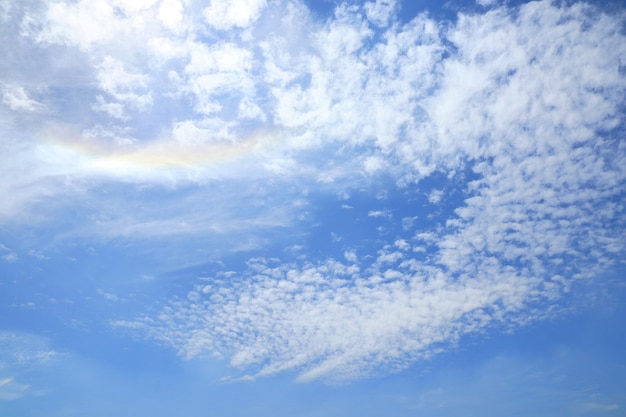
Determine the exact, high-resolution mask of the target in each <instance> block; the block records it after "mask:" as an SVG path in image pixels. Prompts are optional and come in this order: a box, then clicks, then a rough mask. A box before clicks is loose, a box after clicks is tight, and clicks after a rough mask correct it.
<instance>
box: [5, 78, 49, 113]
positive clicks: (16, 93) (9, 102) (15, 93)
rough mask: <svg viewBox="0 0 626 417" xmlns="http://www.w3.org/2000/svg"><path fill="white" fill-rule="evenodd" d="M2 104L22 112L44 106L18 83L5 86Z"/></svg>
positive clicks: (32, 110) (39, 108)
mask: <svg viewBox="0 0 626 417" xmlns="http://www.w3.org/2000/svg"><path fill="white" fill-rule="evenodd" d="M2 104H4V105H6V106H8V107H9V108H10V109H11V110H14V111H20V112H34V111H37V110H41V109H43V108H44V106H43V105H42V104H41V103H39V102H38V101H36V100H33V99H32V98H31V97H30V96H29V94H28V93H27V92H26V90H24V87H22V86H20V85H16V84H9V85H4V86H3V92H2Z"/></svg>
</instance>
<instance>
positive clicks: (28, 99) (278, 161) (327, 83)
mask: <svg viewBox="0 0 626 417" xmlns="http://www.w3.org/2000/svg"><path fill="white" fill-rule="evenodd" d="M3 4H4V5H3V6H2V8H0V20H1V21H2V24H1V25H0V27H1V29H0V36H1V40H2V43H3V44H4V45H9V46H8V47H5V48H3V50H2V51H0V62H4V64H0V74H2V76H1V77H2V78H1V79H0V94H2V105H1V107H0V134H1V135H2V139H1V142H0V147H1V148H0V155H1V156H0V158H1V159H2V164H1V165H0V172H1V173H2V179H1V180H0V193H1V194H2V195H5V196H9V198H4V199H3V200H2V201H1V202H0V224H1V225H3V226H2V227H4V228H5V229H7V228H9V226H10V227H12V228H14V229H13V230H19V228H20V227H26V225H27V224H28V225H29V227H46V225H48V224H50V223H52V222H54V219H55V217H58V216H59V213H66V212H67V210H75V211H76V212H78V213H80V215H79V216H77V218H76V219H75V220H70V221H67V222H64V223H63V224H62V225H61V228H62V229H63V230H61V231H59V233H58V234H59V235H62V236H63V238H80V239H87V240H94V241H99V240H101V239H115V238H127V239H131V240H133V241H136V242H139V243H138V244H143V245H150V244H151V243H149V242H150V239H157V241H158V242H162V241H170V242H171V241H176V242H191V243H190V244H194V242H198V240H202V241H203V242H204V243H203V244H207V243H206V242H207V241H210V242H212V243H210V245H213V246H219V247H220V250H221V251H223V252H229V251H232V252H234V251H244V250H249V249H254V250H256V251H257V252H256V253H257V255H255V256H254V257H251V258H250V259H249V260H248V262H247V263H246V265H245V266H244V267H243V268H241V269H240V270H237V271H231V270H229V269H224V270H222V271H217V272H215V274H214V275H213V276H210V277H202V279H201V280H197V279H196V280H195V281H193V283H191V284H189V287H187V289H188V290H189V292H188V294H187V297H186V298H180V297H176V298H174V297H173V298H172V299H167V300H165V301H164V303H165V306H164V307H162V308H160V310H159V311H158V313H156V314H148V313H146V314H144V315H140V316H132V317H125V318H120V317H119V316H120V315H117V317H118V318H115V319H111V323H112V324H113V326H114V327H117V328H122V329H132V330H133V331H136V332H137V333H138V334H140V335H142V336H145V337H147V338H148V339H150V340H156V341H158V342H161V343H163V342H165V343H166V344H167V345H168V346H171V347H172V348H174V349H175V350H177V351H178V352H179V353H180V355H181V356H183V357H186V358H191V357H196V356H200V357H202V356H215V357H218V358H222V359H226V360H228V361H229V363H230V364H231V365H232V366H233V367H235V368H238V369H240V370H241V375H243V378H248V379H249V378H256V377H259V376H267V375H272V374H276V373H279V372H284V371H295V372H297V374H298V379H299V380H302V381H307V380H312V379H316V378H321V377H322V378H329V379H352V378H359V377H362V376H366V375H371V374H376V373H388V372H394V371H397V370H401V369H404V368H405V367H407V366H409V365H410V364H411V363H414V362H415V361H416V360H419V359H423V358H428V357H431V356H432V355H434V354H436V353H438V352H440V351H442V350H445V349H446V348H448V347H449V346H452V345H454V344H455V343H457V342H458V341H459V340H460V339H461V338H462V337H463V336H466V335H468V334H475V333H478V332H483V331H486V330H487V329H490V328H502V327H504V328H512V327H515V326H519V325H523V324H525V323H528V322H531V321H534V320H538V319H542V318H545V317H547V316H548V315H549V314H551V312H552V311H555V310H557V309H558V308H557V307H558V305H559V303H561V302H562V300H563V299H565V298H567V297H568V296H570V292H571V291H575V290H576V288H579V287H580V286H582V285H583V284H581V283H584V282H587V281H589V280H593V279H599V278H598V277H600V276H602V274H603V273H605V272H606V271H611V270H612V269H613V268H615V267H616V266H617V265H618V264H619V263H620V262H621V259H623V258H624V256H625V255H626V247H625V240H624V231H625V230H626V228H625V226H626V225H625V224H624V222H625V220H624V219H626V216H624V204H625V202H626V201H625V194H624V190H625V186H626V149H625V145H624V142H623V135H624V104H623V102H624V93H625V90H626V36H625V35H624V29H623V28H624V11H619V12H616V11H615V10H612V11H611V12H607V11H605V10H602V9H600V8H598V7H597V6H592V5H589V4H586V3H570V4H555V3H552V2H549V1H536V2H530V3H526V4H523V5H520V6H518V7H509V6H506V5H502V6H501V5H498V4H496V2H485V1H483V2H479V4H480V6H476V7H475V10H472V11H467V12H465V13H459V14H458V16H457V17H456V19H455V20H453V21H437V20H435V19H434V18H433V17H430V16H429V15H427V14H420V15H417V16H415V17H414V18H413V19H411V20H409V21H406V22H404V21H401V20H400V19H399V18H398V17H397V13H398V9H399V7H400V6H399V5H398V4H396V2H395V1H393V0H377V1H376V2H365V3H363V4H353V3H344V4H341V5H339V6H337V8H336V9H335V11H334V14H333V15H332V16H330V17H328V18H327V19H325V20H321V19H320V18H319V17H315V16H314V15H312V13H311V11H310V10H309V9H308V8H307V7H306V6H305V5H304V4H303V3H301V2H297V1H264V0H237V1H217V0H214V1H210V2H207V3H203V2H181V1H178V0H161V1H157V0H146V1H142V2H138V1H130V0H128V1H124V0H106V1H104V0H103V1H98V2H93V1H86V0H79V1H77V2H63V1H58V2H50V3H45V4H40V3H36V2H28V3H25V4H24V5H14V4H12V3H10V2H5V3H3ZM26 45H28V46H29V48H34V50H36V51H37V53H36V54H35V55H33V56H32V57H27V56H25V55H24V54H22V53H21V50H23V48H24V47H25V46H26ZM42 69H43V70H42ZM435 180H436V181H435ZM433 181H435V182H436V187H433V189H432V190H429V189H426V188H425V187H426V186H425V185H424V184H426V183H428V184H430V183H432V182H433ZM381 184H385V185H384V186H381ZM357 191H359V192H365V193H367V194H368V195H370V196H372V200H376V199H378V200H381V199H383V198H384V197H381V196H384V195H385V193H400V194H402V193H404V194H403V195H409V194H411V193H413V194H415V195H418V194H419V195H424V194H425V193H428V195H427V198H426V200H427V201H428V204H425V205H421V206H418V205H415V206H413V207H411V208H410V210H412V212H410V213H403V214H402V215H398V213H394V212H393V211H390V212H385V211H376V210H378V209H377V208H375V207H372V208H371V209H369V210H370V211H369V216H368V217H369V218H371V219H378V220H379V221H380V222H381V224H384V225H387V227H388V228H390V229H392V230H396V231H397V232H393V233H387V234H384V233H379V239H378V240H376V244H375V245H374V246H369V247H367V248H365V247H363V246H360V242H359V241H358V238H356V237H352V238H351V237H350V236H349V235H347V236H344V237H343V239H344V240H343V241H342V245H343V246H342V247H341V250H340V251H338V252H337V253H336V254H334V255H323V256H319V257H318V256H315V255H311V254H309V255H301V256H288V255H286V254H285V253H286V252H282V253H281V256H280V258H276V255H275V254H264V253H263V251H262V248H263V247H264V246H269V245H268V240H269V239H271V238H269V237H268V236H274V235H275V234H278V235H281V234H285V235H288V234H289V233H293V234H296V232H294V230H295V229H297V234H301V235H306V234H307V233H310V232H311V230H313V229H314V228H315V225H314V223H315V221H318V220H315V207H316V200H315V199H316V198H324V199H334V200H336V201H338V202H339V203H338V204H341V203H340V202H341V201H345V204H344V208H343V209H337V210H338V211H341V210H350V206H349V197H350V196H351V195H354V194H355V193H356V192H357ZM125 194H126V195H125ZM129 194H130V197H129ZM320 196H322V197H320ZM442 213H443V214H442ZM332 215H333V214H332V213H331V214H330V216H332ZM433 216H439V220H437V221H426V220H425V219H432V218H433ZM312 219H313V220H312ZM363 224H365V223H363ZM368 224H369V223H368ZM361 227H369V226H361ZM372 227H373V226H372ZM373 232H374V233H376V231H375V230H373ZM68 236H69V237H68ZM333 236H338V235H333ZM59 239H62V238H59ZM339 239H340V237H336V240H337V241H339ZM216 242H218V243H216ZM157 244H158V243H157ZM376 245H377V246H376ZM8 251H9V249H7V253H6V254H5V256H9V255H10V254H9V253H8ZM223 252H220V253H223ZM15 256H17V255H15ZM194 261H195V262H201V261H202V259H197V258H195V259H194ZM181 262H182V261H181ZM185 262H187V261H185ZM182 266H184V265H183V264H182V263H181V264H176V265H171V266H170V268H171V269H175V268H178V267H182ZM0 382H1V381H0Z"/></svg>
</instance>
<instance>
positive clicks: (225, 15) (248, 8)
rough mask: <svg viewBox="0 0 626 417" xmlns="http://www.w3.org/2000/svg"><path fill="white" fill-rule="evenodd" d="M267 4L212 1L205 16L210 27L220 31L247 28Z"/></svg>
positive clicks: (244, 0) (260, 1)
mask: <svg viewBox="0 0 626 417" xmlns="http://www.w3.org/2000/svg"><path fill="white" fill-rule="evenodd" d="M266 4H267V3H266V1H265V0H211V1H210V4H209V7H207V8H206V9H204V16H205V18H206V21H207V23H208V24H209V25H211V26H213V27H214V28H216V29H219V30H228V29H232V28H234V27H237V28H247V27H248V26H250V25H251V24H252V23H254V21H255V20H256V19H257V18H258V17H259V14H260V13H261V11H262V10H263V8H265V6H266Z"/></svg>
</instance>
